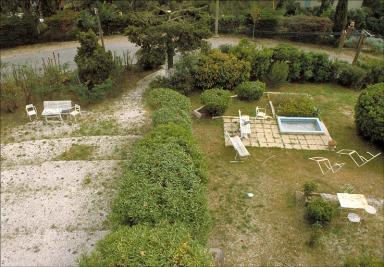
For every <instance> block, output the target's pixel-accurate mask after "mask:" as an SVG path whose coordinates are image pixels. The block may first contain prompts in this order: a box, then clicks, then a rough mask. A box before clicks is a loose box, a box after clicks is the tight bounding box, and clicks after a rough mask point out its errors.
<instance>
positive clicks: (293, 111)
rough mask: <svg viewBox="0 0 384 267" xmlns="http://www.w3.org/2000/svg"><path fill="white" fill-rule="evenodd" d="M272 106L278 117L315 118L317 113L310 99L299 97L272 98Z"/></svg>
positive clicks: (282, 96)
mask: <svg viewBox="0 0 384 267" xmlns="http://www.w3.org/2000/svg"><path fill="white" fill-rule="evenodd" d="M273 104H274V106H275V109H276V113H277V114H278V115H279V116H287V117H316V116H318V111H317V110H316V107H315V104H314V103H313V101H312V99H311V98H310V97H308V96H301V95H280V96H277V97H275V98H274V100H273Z"/></svg>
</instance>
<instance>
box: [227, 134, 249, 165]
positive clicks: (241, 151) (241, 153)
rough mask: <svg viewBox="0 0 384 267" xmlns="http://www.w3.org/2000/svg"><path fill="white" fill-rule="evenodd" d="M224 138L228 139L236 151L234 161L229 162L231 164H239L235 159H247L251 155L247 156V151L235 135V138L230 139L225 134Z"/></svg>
mask: <svg viewBox="0 0 384 267" xmlns="http://www.w3.org/2000/svg"><path fill="white" fill-rule="evenodd" d="M225 136H226V137H227V138H228V139H229V141H230V142H231V144H232V146H233V148H234V149H235V151H236V156H235V160H234V161H231V162H241V161H238V160H237V157H239V158H245V157H248V156H250V155H251V154H249V152H248V150H247V149H246V148H245V146H244V144H243V142H241V139H240V137H239V136H237V135H236V136H233V137H231V136H230V135H229V133H228V132H225Z"/></svg>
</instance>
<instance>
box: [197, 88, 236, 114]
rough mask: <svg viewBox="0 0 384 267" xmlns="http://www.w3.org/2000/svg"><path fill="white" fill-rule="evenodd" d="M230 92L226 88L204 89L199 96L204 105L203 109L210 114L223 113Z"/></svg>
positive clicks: (227, 104) (226, 106)
mask: <svg viewBox="0 0 384 267" xmlns="http://www.w3.org/2000/svg"><path fill="white" fill-rule="evenodd" d="M230 96H231V93H230V92H228V91H227V90H223V89H220V88H214V89H210V90H206V91H204V92H203V93H202V94H201V96H200V99H201V102H202V103H203V104H204V105H205V110H207V112H208V114H210V115H211V116H220V115H223V114H224V112H225V110H226V109H227V108H228V106H229V101H230Z"/></svg>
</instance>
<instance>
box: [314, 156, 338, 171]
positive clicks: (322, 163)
mask: <svg viewBox="0 0 384 267" xmlns="http://www.w3.org/2000/svg"><path fill="white" fill-rule="evenodd" d="M309 159H310V160H313V161H316V162H317V165H318V166H319V168H320V170H321V173H322V174H323V175H325V174H327V173H328V172H330V171H331V172H333V173H336V172H338V171H339V170H340V169H341V168H342V167H343V166H344V164H345V163H335V164H333V165H332V164H331V162H330V161H329V159H327V158H324V157H312V158H309Z"/></svg>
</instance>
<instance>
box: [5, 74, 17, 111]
mask: <svg viewBox="0 0 384 267" xmlns="http://www.w3.org/2000/svg"><path fill="white" fill-rule="evenodd" d="M0 87H1V90H0V96H1V97H0V101H1V102H0V103H1V105H0V108H1V110H2V111H5V112H15V111H16V109H17V107H18V105H19V104H18V103H19V98H20V94H21V92H20V88H19V87H17V86H16V84H15V82H14V81H13V80H11V79H4V77H2V79H1V80H0Z"/></svg>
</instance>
